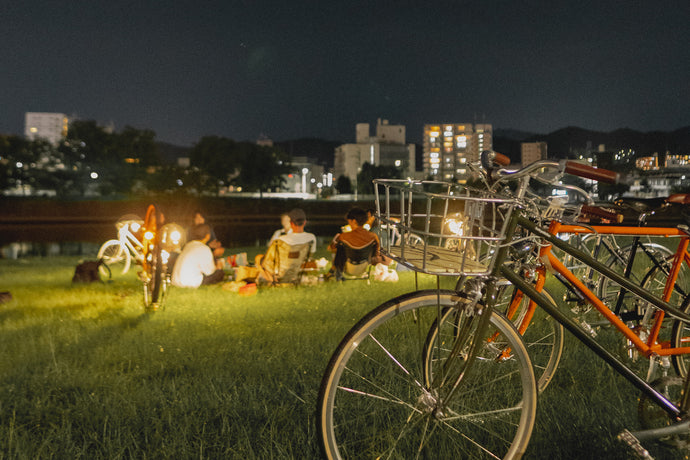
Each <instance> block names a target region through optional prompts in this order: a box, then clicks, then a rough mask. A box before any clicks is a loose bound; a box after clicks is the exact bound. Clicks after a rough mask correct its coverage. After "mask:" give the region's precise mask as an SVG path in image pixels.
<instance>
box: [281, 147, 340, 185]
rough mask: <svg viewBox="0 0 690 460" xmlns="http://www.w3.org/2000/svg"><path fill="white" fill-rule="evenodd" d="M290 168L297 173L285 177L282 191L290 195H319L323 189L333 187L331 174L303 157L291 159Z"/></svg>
mask: <svg viewBox="0 0 690 460" xmlns="http://www.w3.org/2000/svg"><path fill="white" fill-rule="evenodd" d="M292 167H293V168H295V170H296V171H297V172H294V173H290V174H288V175H287V176H285V184H284V186H283V189H284V190H285V191H287V192H290V193H305V194H308V193H320V192H321V189H322V188H324V187H332V186H333V174H332V173H330V172H326V171H324V167H323V166H321V165H318V164H316V162H315V161H313V160H311V159H309V158H307V157H305V156H295V157H293V158H292Z"/></svg>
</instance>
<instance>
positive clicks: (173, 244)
mask: <svg viewBox="0 0 690 460" xmlns="http://www.w3.org/2000/svg"><path fill="white" fill-rule="evenodd" d="M160 232H161V247H162V248H163V249H164V250H166V251H168V252H180V251H181V250H182V246H184V243H185V232H184V229H183V228H182V227H181V226H180V225H177V224H173V223H170V224H165V225H163V227H162V228H161V230H160Z"/></svg>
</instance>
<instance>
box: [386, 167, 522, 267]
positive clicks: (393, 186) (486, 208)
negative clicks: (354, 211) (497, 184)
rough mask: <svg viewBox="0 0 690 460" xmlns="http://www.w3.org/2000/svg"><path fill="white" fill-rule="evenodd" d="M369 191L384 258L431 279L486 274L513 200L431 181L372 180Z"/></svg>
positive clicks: (500, 239)
mask: <svg viewBox="0 0 690 460" xmlns="http://www.w3.org/2000/svg"><path fill="white" fill-rule="evenodd" d="M374 187H375V193H376V211H377V214H378V218H379V227H378V233H379V238H380V240H381V249H382V251H383V252H384V254H386V255H387V256H388V257H390V258H392V259H394V260H396V261H397V262H398V263H399V264H402V265H404V266H406V267H408V268H411V269H412V270H415V271H419V272H422V273H428V274H433V275H453V276H457V275H467V276H480V275H488V274H489V273H491V271H492V269H493V265H494V260H495V257H496V256H497V252H498V251H497V250H498V248H499V247H500V246H501V244H502V243H503V242H504V240H505V233H506V225H507V223H508V219H507V218H508V217H509V216H510V213H511V212H512V211H513V209H514V208H515V206H516V205H517V202H516V201H515V200H513V199H510V198H505V197H502V196H499V195H496V194H495V193H492V192H489V191H486V190H476V189H471V188H468V187H463V186H461V185H458V184H449V183H446V182H436V181H409V180H395V179H376V180H374Z"/></svg>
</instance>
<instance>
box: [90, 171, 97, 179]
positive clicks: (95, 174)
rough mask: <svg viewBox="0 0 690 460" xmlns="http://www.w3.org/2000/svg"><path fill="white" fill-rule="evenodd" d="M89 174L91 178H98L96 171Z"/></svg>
mask: <svg viewBox="0 0 690 460" xmlns="http://www.w3.org/2000/svg"><path fill="white" fill-rule="evenodd" d="M89 176H90V177H91V179H98V173H97V172H96V171H94V172H92V173H91V174H89Z"/></svg>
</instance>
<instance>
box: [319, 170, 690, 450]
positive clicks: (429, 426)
mask: <svg viewBox="0 0 690 460" xmlns="http://www.w3.org/2000/svg"><path fill="white" fill-rule="evenodd" d="M543 168H553V169H556V170H557V171H558V173H559V174H563V173H570V174H576V175H579V176H582V177H587V178H591V179H595V180H609V181H612V180H616V175H615V173H607V172H605V171H602V170H596V169H594V168H586V167H583V166H582V165H578V164H576V163H572V162H566V163H563V164H559V163H555V162H542V163H541V164H538V165H534V166H532V167H527V168H524V169H523V170H520V171H502V170H498V171H495V172H496V173H497V176H498V177H499V178H501V177H504V176H505V177H507V176H510V177H511V179H514V180H517V181H518V182H519V183H518V185H517V188H516V189H515V191H514V192H513V193H510V194H508V193H506V192H505V190H504V189H501V190H499V191H497V189H493V190H492V189H489V190H478V191H477V190H471V189H468V188H465V187H460V186H452V187H451V189H450V192H442V193H439V191H438V190H434V188H440V187H444V186H445V184H439V183H434V182H413V181H391V180H376V181H375V184H376V194H377V205H378V213H379V218H380V221H381V222H382V223H385V224H387V225H388V226H389V227H395V228H396V229H397V231H398V232H399V233H400V234H401V235H403V238H402V239H401V243H400V245H399V246H391V245H390V244H389V243H388V244H387V245H386V246H385V247H384V251H385V252H386V254H387V255H388V256H389V257H391V258H393V259H395V260H396V261H397V262H398V263H399V264H402V265H405V266H408V267H409V268H412V269H414V270H415V271H416V272H419V273H427V274H431V275H436V276H437V277H441V276H453V277H459V282H458V284H457V285H456V289H453V290H442V289H440V284H437V288H436V289H434V290H425V291H417V292H413V293H410V294H406V295H403V296H400V297H398V298H395V299H392V300H390V301H389V302H386V303H384V304H383V305H381V306H379V307H377V308H376V309H374V310H373V311H372V312H370V313H369V314H368V315H367V316H365V317H364V318H363V319H362V320H360V322H359V323H357V324H356V325H355V326H354V327H353V328H352V329H351V330H350V332H348V334H347V335H346V336H345V338H344V339H343V340H342V341H341V342H340V344H339V345H338V347H337V348H336V350H335V352H334V354H333V356H332V358H331V360H330V361H329V364H328V366H327V368H326V372H325V374H324V377H323V380H322V383H321V387H320V390H319V399H318V418H317V428H318V433H319V436H320V439H321V445H322V449H323V451H324V453H325V455H326V457H328V458H346V457H348V456H350V455H355V454H356V455H358V456H359V455H364V456H370V457H377V456H388V457H410V456H417V457H419V456H424V455H427V454H428V455H432V456H436V457H438V458H441V457H443V456H448V457H449V456H450V455H455V456H463V455H464V456H466V457H467V458H484V457H486V458H519V457H520V456H521V455H522V453H524V451H525V449H526V447H527V443H528V442H529V437H530V435H531V431H532V427H533V424H534V417H535V407H536V399H537V384H536V377H535V374H534V370H533V368H532V363H531V360H530V357H529V355H528V353H527V349H526V347H525V345H524V342H523V340H522V336H521V335H520V333H519V332H518V330H517V329H516V328H515V325H514V324H513V321H514V319H513V320H511V319H509V318H507V317H506V316H505V315H504V314H503V313H499V312H498V311H497V308H496V306H497V305H496V304H497V300H499V298H500V297H501V296H500V295H499V294H500V292H499V291H500V290H501V285H502V284H504V283H505V281H503V280H507V281H508V282H509V283H510V284H511V285H513V286H514V290H513V292H514V293H516V295H514V296H511V299H514V300H511V301H510V302H509V304H510V305H509V307H508V310H507V311H506V313H508V314H509V315H511V316H513V315H514V314H517V313H518V312H519V313H520V314H521V315H523V319H522V320H521V321H519V322H518V325H519V326H520V327H521V328H522V327H523V326H524V327H526V326H527V325H529V321H530V319H531V318H530V316H531V314H533V313H534V311H535V308H536V306H539V307H540V310H543V311H544V312H545V313H546V314H547V315H548V316H549V317H552V318H554V319H555V320H556V321H557V322H558V324H559V325H560V326H562V327H564V328H565V329H567V330H568V331H570V332H571V333H572V334H573V335H574V336H575V337H576V338H577V339H578V340H580V341H582V342H583V343H584V344H585V345H586V346H588V347H589V348H590V349H592V350H593V351H594V352H595V353H596V354H597V355H598V356H600V357H601V358H602V359H604V361H605V362H607V363H608V364H609V365H610V366H611V367H612V368H613V369H614V370H615V371H616V372H618V373H620V374H621V375H623V376H624V377H625V378H626V379H627V380H628V381H629V382H631V383H632V384H633V385H634V386H635V387H636V388H637V389H639V390H640V391H642V392H643V394H644V398H643V401H644V404H645V407H649V406H658V407H660V408H661V410H663V411H664V413H666V414H667V418H666V419H664V420H663V423H665V424H668V426H664V427H661V428H657V429H652V430H647V431H639V432H636V433H633V434H632V435H629V433H622V438H625V439H627V441H626V442H627V443H628V444H629V445H630V446H631V447H634V448H636V449H637V452H640V453H641V452H642V448H641V447H639V445H638V444H637V441H636V439H641V440H646V439H652V438H659V437H662V436H671V435H677V434H678V433H687V431H688V427H689V426H690V422H689V421H688V420H687V418H686V416H685V414H686V413H687V411H688V409H689V408H690V401H688V396H687V395H688V392H687V391H684V392H683V393H682V394H683V398H682V399H681V400H680V401H679V402H678V404H676V401H672V400H671V399H670V398H671V396H679V393H677V392H676V393H675V394H674V395H671V394H670V393H669V394H663V393H662V391H661V389H660V390H657V389H656V388H654V387H653V385H652V384H649V383H648V382H646V381H645V380H644V379H643V378H641V377H639V376H637V375H636V373H635V372H634V371H633V370H631V369H630V368H629V367H628V366H626V365H625V364H623V363H622V362H621V361H620V360H618V359H617V358H616V357H615V356H614V355H613V354H612V353H611V352H609V351H608V350H607V349H605V348H604V347H603V346H601V345H600V344H599V343H597V342H596V341H595V340H594V339H593V338H592V337H591V336H590V335H589V333H588V332H587V331H585V330H584V329H583V328H582V327H581V326H579V325H578V324H577V323H576V322H575V321H573V320H572V319H570V318H569V317H568V316H567V314H566V313H564V312H562V311H561V310H560V309H559V308H558V307H557V306H556V305H555V304H554V303H553V302H552V301H551V300H549V298H548V297H547V296H545V295H544V294H542V293H541V292H540V291H539V283H540V282H541V280H543V277H541V276H536V277H534V276H527V277H526V276H525V275H526V274H530V272H532V271H533V270H535V265H534V262H533V260H531V259H534V258H535V257H534V256H535V251H537V255H538V258H541V259H544V260H548V262H549V263H550V266H551V267H554V268H555V269H556V271H558V272H559V273H561V274H562V275H563V276H564V279H565V280H566V281H567V282H568V283H570V284H571V285H572V286H573V288H574V289H575V290H576V291H577V292H579V293H580V294H581V295H582V296H583V297H584V298H585V299H587V300H588V301H590V302H591V303H593V304H594V306H595V308H596V309H597V310H598V311H600V312H601V313H602V314H603V315H604V316H605V318H606V319H607V320H608V321H610V322H611V323H612V324H613V325H614V326H615V329H616V330H618V331H620V332H621V333H622V334H623V335H624V336H625V337H626V338H627V339H628V340H630V341H631V342H632V344H633V345H634V346H635V347H636V348H637V349H638V350H639V351H640V353H642V354H643V355H646V356H651V355H652V354H653V353H659V352H660V351H663V353H665V354H667V355H669V356H674V355H677V356H681V355H687V354H688V353H690V347H688V346H686V345H687V344H688V342H690V339H688V337H687V331H686V329H687V327H686V325H685V324H686V322H688V321H690V316H689V315H688V314H687V313H686V312H683V311H681V309H679V308H677V307H675V306H673V305H671V304H669V303H668V302H666V301H664V300H663V299H661V298H659V297H657V296H654V295H652V294H651V293H649V292H648V291H647V290H645V289H644V288H642V287H641V286H639V285H636V284H635V283H633V282H631V281H630V280H628V279H626V278H625V277H624V276H622V275H621V274H619V273H616V272H615V271H614V270H612V269H611V268H609V267H606V266H605V265H604V264H602V263H600V262H599V261H597V260H596V259H595V258H593V257H591V255H588V254H587V253H586V252H584V251H582V250H579V249H578V248H576V247H574V246H573V245H572V244H570V243H569V242H567V241H564V240H562V239H560V238H558V236H556V235H554V234H552V232H550V231H547V230H545V229H544V228H542V226H543V223H544V222H543V219H542V216H540V215H535V213H534V212H533V208H532V207H531V206H530V205H529V203H528V202H526V201H525V190H526V187H527V185H528V182H527V180H528V179H529V178H530V176H532V175H533V174H535V173H536V171H538V170H540V169H543ZM391 193H393V194H394V195H396V196H397V197H398V199H399V207H398V209H396V210H394V209H393V207H392V206H391ZM417 198H418V199H417ZM382 202H383V205H381V203H382ZM454 208H455V209H454ZM420 210H421V211H420ZM455 212H459V213H462V214H463V215H464V216H465V221H464V223H463V226H462V227H463V234H462V235H455V236H454V238H455V239H457V240H458V241H459V244H458V245H457V248H456V249H455V250H450V249H448V248H446V247H445V244H444V243H445V241H446V240H447V239H448V238H449V237H450V236H449V235H448V234H444V233H443V231H442V230H441V225H442V222H443V221H444V220H445V219H446V218H447V216H448V215H449V214H452V213H455ZM391 217H395V218H396V219H398V220H399V222H398V223H394V221H393V220H392V219H391ZM408 233H414V234H415V235H418V236H421V237H422V239H423V245H421V246H417V245H416V246H406V245H405V238H404V236H405V235H406V234H408ZM390 240H391V239H390V238H388V239H384V238H382V241H390ZM552 247H556V248H558V249H559V250H560V251H562V252H563V253H565V254H568V255H570V256H573V257H575V258H576V259H578V260H580V261H582V262H583V263H584V264H585V265H586V266H589V267H593V268H594V269H596V271H597V272H598V273H600V274H601V275H602V276H605V277H607V278H609V279H611V280H613V281H614V282H616V283H618V284H619V285H620V286H622V287H623V288H625V289H626V290H627V291H628V292H630V293H632V294H633V295H635V296H637V297H638V298H640V299H642V301H644V302H647V303H649V304H650V305H651V306H653V308H655V309H656V311H657V312H664V313H666V314H667V315H670V316H671V317H672V318H673V321H674V325H673V337H672V340H671V341H670V342H668V343H666V344H658V343H654V342H652V341H651V339H649V340H648V342H645V341H643V340H642V339H641V338H640V337H639V336H638V335H637V334H636V333H635V331H634V330H632V329H630V328H629V327H628V326H627V325H626V324H625V323H624V322H623V321H621V320H620V319H619V318H618V317H617V316H616V315H615V314H614V313H613V312H612V311H611V310H610V309H609V308H608V307H607V306H606V305H605V304H604V303H603V302H602V301H601V300H600V299H599V298H597V296H596V295H595V294H594V293H593V292H592V291H591V290H590V289H589V288H588V287H587V286H586V285H585V284H584V283H582V282H581V281H580V280H579V279H577V277H575V276H574V275H573V274H572V272H571V271H569V270H568V269H567V268H566V267H565V266H564V265H563V264H562V263H561V262H560V261H559V260H558V259H556V258H555V256H554V255H553V253H552V252H551V248H552ZM437 279H438V278H437ZM669 279H670V277H669ZM437 283H438V282H437ZM667 283H670V281H667ZM535 284H536V285H537V287H535ZM517 293H520V295H517ZM520 296H522V297H523V299H524V298H527V299H529V301H528V302H527V303H528V304H529V306H528V308H527V309H525V308H517V307H515V304H516V303H517V302H518V298H519V297H520ZM519 302H520V303H521V304H522V303H525V302H523V300H522V299H520V300H519ZM657 319H658V321H659V322H658V323H656V324H661V321H663V315H662V314H658V315H657ZM527 330H529V328H527ZM677 382H678V379H676V380H675V383H677ZM667 383H668V382H663V385H666V384H667ZM666 386H667V385H666ZM687 387H688V381H687V377H686V380H684V381H682V386H681V388H687ZM641 413H646V414H650V411H649V410H646V411H641ZM656 421H658V419H656V418H655V419H654V420H652V422H656ZM437 449H438V451H437ZM439 452H441V453H440V454H439Z"/></svg>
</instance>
